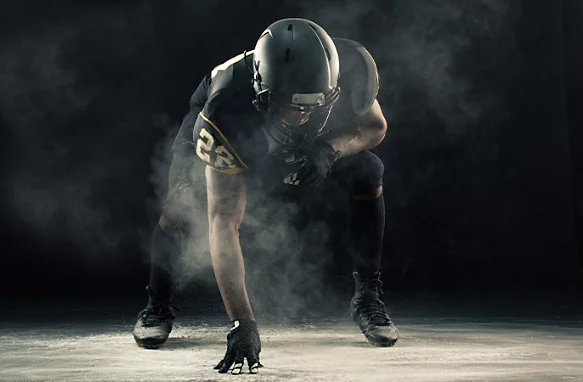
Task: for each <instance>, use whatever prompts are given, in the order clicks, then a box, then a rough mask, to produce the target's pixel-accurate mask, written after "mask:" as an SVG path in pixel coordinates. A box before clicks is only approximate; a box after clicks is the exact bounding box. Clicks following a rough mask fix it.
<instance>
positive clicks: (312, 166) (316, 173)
mask: <svg viewBox="0 0 583 382" xmlns="http://www.w3.org/2000/svg"><path fill="white" fill-rule="evenodd" d="M338 158H340V151H334V149H333V148H332V146H330V145H329V144H327V143H326V142H324V141H319V140H317V141H315V142H314V143H312V144H311V145H309V146H306V147H305V148H302V149H300V150H298V152H297V153H295V154H294V156H293V157H292V159H290V160H288V161H287V162H288V163H302V162H303V163H302V165H301V167H300V168H299V169H297V170H296V171H294V172H292V173H291V174H289V175H287V176H286V177H285V178H284V180H283V182H284V183H286V184H291V185H293V186H308V187H314V186H317V185H318V184H320V183H322V181H323V180H324V179H325V178H326V177H327V176H328V175H329V174H330V172H332V165H333V164H334V162H336V161H337V160H338Z"/></svg>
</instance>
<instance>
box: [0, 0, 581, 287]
mask: <svg viewBox="0 0 583 382" xmlns="http://www.w3.org/2000/svg"><path fill="white" fill-rule="evenodd" d="M2 8H3V9H2V12H0V124H1V127H2V133H1V154H2V178H1V184H2V203H1V211H2V213H1V218H2V222H1V228H0V231H1V235H2V247H1V248H2V249H1V253H2V254H1V257H0V258H1V261H2V262H1V266H0V272H1V274H0V284H1V288H0V294H2V295H8V296H14V295H17V296H20V295H22V296H41V295H52V296H60V295H63V296H64V295H68V294H72V293H81V294H96V293H104V294H106V295H107V294H115V293H138V294H140V293H143V289H142V288H143V286H144V285H145V284H146V283H147V275H148V264H147V246H148V241H149V235H150V232H151V228H152V227H153V225H154V223H155V221H156V219H157V214H158V212H157V211H158V196H159V189H160V187H159V184H158V181H157V179H158V178H159V177H160V175H159V174H158V173H159V172H162V173H163V170H160V169H163V168H164V163H165V147H167V143H168V142H169V141H171V138H172V134H174V133H175V132H176V127H177V125H178V124H179V123H180V120H181V118H182V116H183V115H184V113H185V112H186V110H187V107H188V99H189V97H190V95H191V93H192V92H193V91H194V89H195V88H196V86H197V85H198V83H199V81H200V79H201V78H202V77H203V76H204V75H205V74H206V73H207V72H208V71H210V70H211V69H212V68H213V67H214V66H215V65H217V64H220V63H222V62H224V61H225V60H227V59H228V58H230V57H232V56H234V55H236V54H238V53H240V52H242V51H243V50H245V49H248V50H250V49H253V46H254V44H255V40H256V39H257V37H258V36H259V34H260V33H261V32H262V31H263V29H264V28H265V27H266V26H267V25H269V24H270V23H272V22H273V21H275V20H277V19H279V18H284V17H307V18H311V19H313V20H314V21H316V22H317V23H319V24H320V25H322V26H323V27H324V28H325V29H326V30H327V31H328V32H329V33H330V34H331V35H333V36H337V37H346V38H352V39H356V40H359V41H360V42H361V43H362V44H363V45H365V46H366V47H367V48H368V49H369V50H370V52H371V53H372V55H373V56H374V57H375V59H376V61H377V65H378V67H379V72H380V75H381V89H380V93H379V97H378V98H379V101H380V103H381V105H382V107H383V109H384V111H385V114H386V116H387V119H388V122H389V134H388V136H387V138H386V139H385V141H384V142H383V143H382V145H381V146H379V147H378V148H377V149H376V153H377V154H378V155H379V156H380V157H381V158H382V159H383V160H384V161H385V164H386V169H387V171H386V176H385V200H386V209H387V233H386V240H385V254H386V256H385V258H386V260H385V263H384V267H383V270H384V274H385V284H386V285H387V286H388V288H389V289H391V290H393V291H394V292H396V293H397V294H399V293H402V294H407V293H413V292H415V291H423V290H426V291H438V292H440V293H441V292H443V293H445V292H447V291H459V290H477V291H481V292H487V291H492V290H502V291H504V290H509V289H511V290H532V291H539V290H547V291H548V290H561V291H569V290H571V291H572V290H577V289H578V288H580V286H581V279H582V266H581V264H582V263H581V248H580V247H579V249H578V242H580V241H581V237H582V235H583V227H582V225H581V222H582V220H581V218H579V220H577V219H576V216H578V214H579V215H583V206H582V205H581V201H582V198H581V197H580V195H581V191H583V184H582V183H581V180H582V179H583V178H582V175H583V139H582V138H583V137H582V134H583V133H582V132H581V126H582V122H583V111H582V110H583V108H582V106H581V105H582V104H581V101H582V99H581V95H580V88H581V85H582V84H583V77H582V75H581V73H582V70H581V68H582V67H583V66H582V65H583V53H582V52H581V46H582V44H583V38H582V36H583V27H582V25H583V24H582V23H581V21H582V20H583V5H582V4H581V2H580V1H578V0H565V1H563V2H561V1H547V0H528V1H526V0H525V1H502V0H476V1H461V0H444V1H430V0H419V1H406V0H391V1H389V0H383V1H381V0H378V1H372V0H367V1H360V2H350V1H328V2H326V1H315V0H314V1H305V2H302V1H293V2H292V1H288V2H273V1H267V0H265V1H258V0H257V1H225V0H218V1H169V2H162V1H141V2H138V1H125V2H118V1H116V2H114V1H99V2H98V1H84V2H66V1H60V2H44V3H42V2H33V1H21V2H18V3H17V2H10V3H8V2H5V3H2ZM201 219H206V216H201ZM202 240H206V238H202ZM578 254H579V255H578ZM345 265H346V264H345V262H343V261H339V262H338V266H339V267H341V268H342V267H344V266H345ZM336 271H338V269H337V270H336ZM345 272H346V273H349V270H348V269H345Z"/></svg>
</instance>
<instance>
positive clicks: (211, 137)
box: [193, 108, 247, 174]
mask: <svg viewBox="0 0 583 382" xmlns="http://www.w3.org/2000/svg"><path fill="white" fill-rule="evenodd" d="M207 110H208V109H207V108H204V109H203V110H202V111H201V112H199V114H198V117H197V119H196V122H195V124H194V132H193V133H194V142H195V147H196V155H197V156H198V158H200V159H201V160H202V161H203V162H206V164H207V165H209V166H211V167H212V168H213V169H215V170H217V171H219V172H222V173H224V174H239V173H242V172H243V171H245V170H247V165H246V164H245V162H243V160H242V159H241V157H240V156H239V153H238V152H237V150H236V149H235V148H234V147H233V145H231V143H230V141H229V138H228V137H230V138H231V139H233V138H236V134H233V133H234V131H232V130H233V129H232V128H230V126H229V125H228V124H227V125H222V126H221V124H220V119H219V118H217V115H216V114H215V113H209V112H208V111H207ZM206 114H208V115H206Z"/></svg>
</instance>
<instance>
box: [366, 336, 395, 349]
mask: <svg viewBox="0 0 583 382" xmlns="http://www.w3.org/2000/svg"><path fill="white" fill-rule="evenodd" d="M366 341H367V342H368V343H369V344H371V345H372V346H376V347H379V348H390V347H392V346H393V345H395V343H396V342H397V340H394V341H383V342H376V341H374V340H372V339H370V338H368V337H367V338H366Z"/></svg>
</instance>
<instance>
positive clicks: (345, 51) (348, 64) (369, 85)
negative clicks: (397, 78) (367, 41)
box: [334, 38, 380, 117]
mask: <svg viewBox="0 0 583 382" xmlns="http://www.w3.org/2000/svg"><path fill="white" fill-rule="evenodd" d="M334 44H335V45H336V48H337V50H338V56H339V58H340V90H341V92H342V93H344V92H345V91H347V92H349V93H350V94H349V95H348V96H349V97H350V100H351V105H352V108H353V111H354V114H355V115H356V116H358V117H359V116H362V115H364V114H365V113H366V112H367V111H368V110H369V109H370V107H371V106H372V104H373V102H374V101H375V99H376V97H377V95H378V92H379V86H380V81H379V72H378V69H377V65H376V63H375V60H374V59H373V57H372V55H371V54H370V53H369V51H368V50H366V48H365V47H364V46H362V45H361V44H360V43H358V42H356V41H353V40H347V39H339V38H335V39H334ZM345 95H346V94H345Z"/></svg>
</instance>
